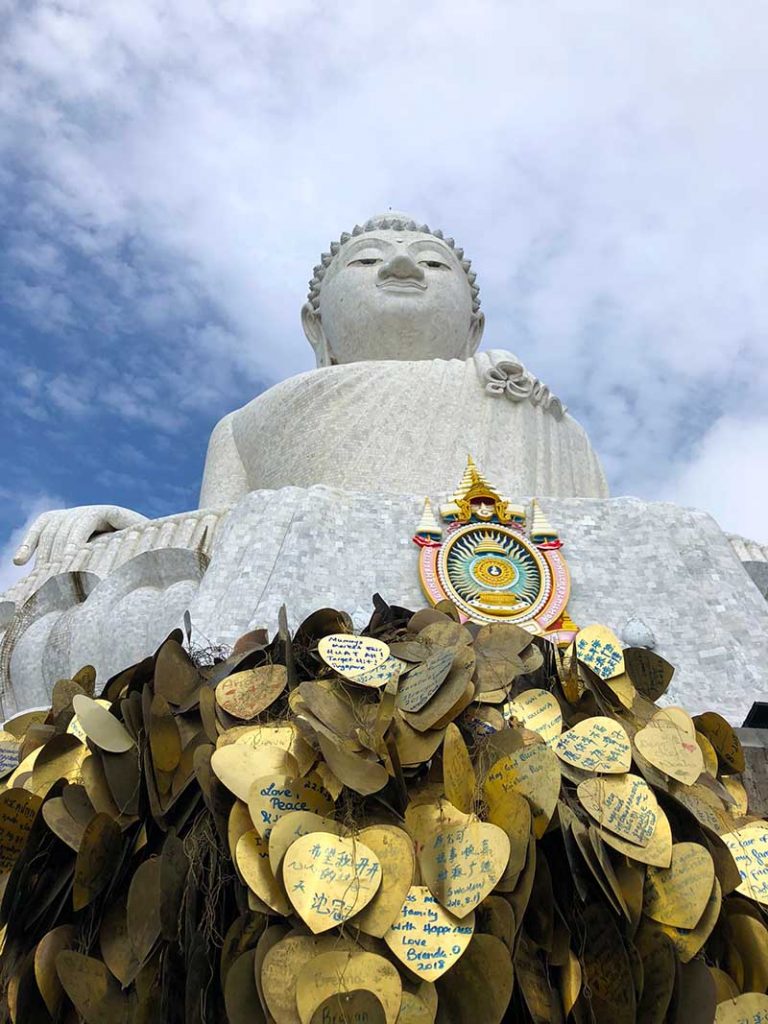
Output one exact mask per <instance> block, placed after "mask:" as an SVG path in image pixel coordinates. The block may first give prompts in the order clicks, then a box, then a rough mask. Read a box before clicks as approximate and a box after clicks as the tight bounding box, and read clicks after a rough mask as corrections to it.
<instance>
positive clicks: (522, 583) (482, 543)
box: [413, 456, 577, 644]
mask: <svg viewBox="0 0 768 1024" xmlns="http://www.w3.org/2000/svg"><path fill="white" fill-rule="evenodd" d="M440 518H441V519H442V521H443V524H444V526H441V525H440V523H439V522H438V520H437V518H436V517H435V514H434V511H433V508H432V503H431V501H430V500H429V498H427V499H426V500H425V502H424V509H423V511H422V515H421V519H420V520H419V524H418V526H417V528H416V533H415V535H414V537H413V540H414V542H415V543H416V544H417V545H418V546H419V547H420V548H421V552H420V555H419V575H420V577H421V584H422V587H423V588H424V592H425V593H426V595H427V597H428V598H429V600H430V601H431V602H432V604H433V605H436V604H437V603H438V602H439V601H443V600H445V599H446V598H447V599H448V600H449V601H452V602H453V604H455V605H456V607H457V608H458V610H459V614H460V616H461V619H462V621H464V622H466V621H470V622H478V623H488V622H513V623H514V624H515V625H518V626H522V627H523V628H524V629H527V630H529V631H530V632H531V633H534V634H536V635H538V636H546V637H548V638H549V639H550V640H552V641H554V642H555V643H558V644H568V643H570V642H571V641H572V640H573V638H574V636H575V635H576V632H577V627H576V626H575V625H574V623H573V622H572V620H571V619H570V617H569V616H568V613H567V610H566V605H567V603H568V598H569V596H570V591H571V576H570V572H569V571H568V565H567V563H566V561H565V558H564V557H563V554H562V551H561V549H562V546H563V542H562V541H561V540H560V538H559V536H558V534H557V530H555V529H554V528H553V527H552V525H551V524H550V522H549V520H548V519H547V517H546V515H545V514H544V511H543V509H542V508H541V506H540V505H539V503H538V501H536V500H534V501H532V502H531V504H530V508H528V509H526V508H525V506H523V505H520V504H514V503H513V502H511V501H509V500H508V499H507V498H506V497H505V496H503V495H501V494H500V493H499V492H498V490H497V489H496V488H495V487H494V486H493V485H492V484H491V483H490V482H489V481H488V480H487V479H486V478H485V477H484V476H483V474H482V472H481V471H480V469H479V468H478V467H477V465H476V464H475V462H474V460H473V459H472V457H471V456H469V457H468V459H467V468H466V470H465V471H464V475H463V477H462V478H461V481H460V483H459V486H458V487H457V489H456V491H455V492H454V494H453V495H452V497H451V498H450V499H449V501H447V502H446V503H445V504H443V505H441V506H440Z"/></svg>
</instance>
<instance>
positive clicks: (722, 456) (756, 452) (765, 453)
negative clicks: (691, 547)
mask: <svg viewBox="0 0 768 1024" xmlns="http://www.w3.org/2000/svg"><path fill="white" fill-rule="evenodd" d="M664 497H667V498H668V499H669V500H671V501H677V502H679V503H681V504H686V505H693V506H695V507H697V508H704V509H707V510H708V511H709V512H711V513H712V515H713V516H714V517H715V519H717V521H718V523H719V524H720V525H721V526H722V528H723V529H724V530H726V531H729V532H731V533H740V534H743V535H744V536H746V537H748V538H750V539H752V540H756V541H758V542H760V543H762V544H766V545H768V512H766V510H767V509H768V416H759V415H758V416H749V415H744V416H723V417H722V418H721V419H720V420H718V421H717V423H715V425H714V426H713V427H712V428H711V430H709V431H708V432H707V433H706V434H705V435H704V437H703V438H702V439H701V441H699V443H698V444H697V445H696V447H695V449H694V452H693V456H692V458H691V461H690V462H689V463H688V464H687V465H685V466H683V467H682V469H681V471H680V473H679V476H678V477H677V479H675V480H674V481H673V482H671V483H670V485H669V486H668V489H667V492H666V494H665V495H664Z"/></svg>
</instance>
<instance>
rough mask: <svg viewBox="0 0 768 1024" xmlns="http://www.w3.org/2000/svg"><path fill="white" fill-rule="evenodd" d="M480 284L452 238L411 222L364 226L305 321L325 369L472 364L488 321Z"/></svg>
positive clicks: (321, 272)
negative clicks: (392, 363)
mask: <svg viewBox="0 0 768 1024" xmlns="http://www.w3.org/2000/svg"><path fill="white" fill-rule="evenodd" d="M475 276H476V275H475V274H474V272H473V271H472V270H471V269H470V261H469V260H468V259H465V257H464V252H463V250H462V249H458V248H456V246H455V244H454V241H453V239H452V238H444V237H443V233H442V232H441V231H432V230H430V228H428V227H427V225H426V224H418V223H417V222H416V221H414V220H412V219H411V218H410V217H408V216H407V215H406V214H401V213H389V214H381V215H380V216H378V217H373V218H372V219H371V220H368V221H366V222H365V224H363V225H357V227H355V228H354V230H353V231H352V233H351V234H348V233H346V232H345V233H344V234H343V235H342V236H341V238H340V239H339V241H338V242H333V243H331V249H330V252H328V253H324V254H323V256H322V257H321V260H320V263H319V264H318V266H316V267H315V273H314V277H313V278H312V280H311V281H310V282H309V296H308V301H307V302H306V303H305V305H304V306H303V308H302V311H301V320H302V325H303V327H304V333H305V334H306V336H307V338H308V339H309V342H310V344H311V345H312V347H313V349H314V350H315V355H316V357H317V365H318V366H333V365H336V364H339V363H356V362H362V361H367V360H376V359H398V360H411V359H468V358H469V357H470V356H471V355H472V354H473V353H474V352H475V350H476V349H477V346H478V345H479V344H480V338H481V337H482V333H483V324H484V320H485V318H484V316H483V314H482V313H481V312H480V300H479V298H478V294H479V289H478V287H477V285H476V283H475Z"/></svg>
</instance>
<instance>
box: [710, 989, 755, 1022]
mask: <svg viewBox="0 0 768 1024" xmlns="http://www.w3.org/2000/svg"><path fill="white" fill-rule="evenodd" d="M715 1024H768V996H767V995H764V994H763V993H762V992H745V993H744V994H743V995H740V996H737V997H736V999H729V1000H727V1001H726V1002H724V1003H720V1004H719V1005H718V1007H717V1011H716V1013H715Z"/></svg>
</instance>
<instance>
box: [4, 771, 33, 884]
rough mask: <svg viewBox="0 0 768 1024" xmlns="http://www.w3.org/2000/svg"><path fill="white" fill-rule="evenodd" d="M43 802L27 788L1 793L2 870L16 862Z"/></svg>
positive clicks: (7, 869) (6, 869)
mask: <svg viewBox="0 0 768 1024" xmlns="http://www.w3.org/2000/svg"><path fill="white" fill-rule="evenodd" d="M42 802H43V801H42V799H41V798H40V797H39V796H36V795H35V794H34V793H28V792H27V790H25V789H7V790H6V791H5V792H4V793H0V871H9V870H10V869H11V868H12V867H13V865H14V864H15V863H16V858H17V857H18V855H19V854H20V853H21V851H22V850H23V849H24V844H25V843H26V841H27V835H28V834H29V830H30V829H31V828H32V825H33V823H34V820H35V817H36V815H37V812H38V811H39V810H40V806H41V804H42Z"/></svg>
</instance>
